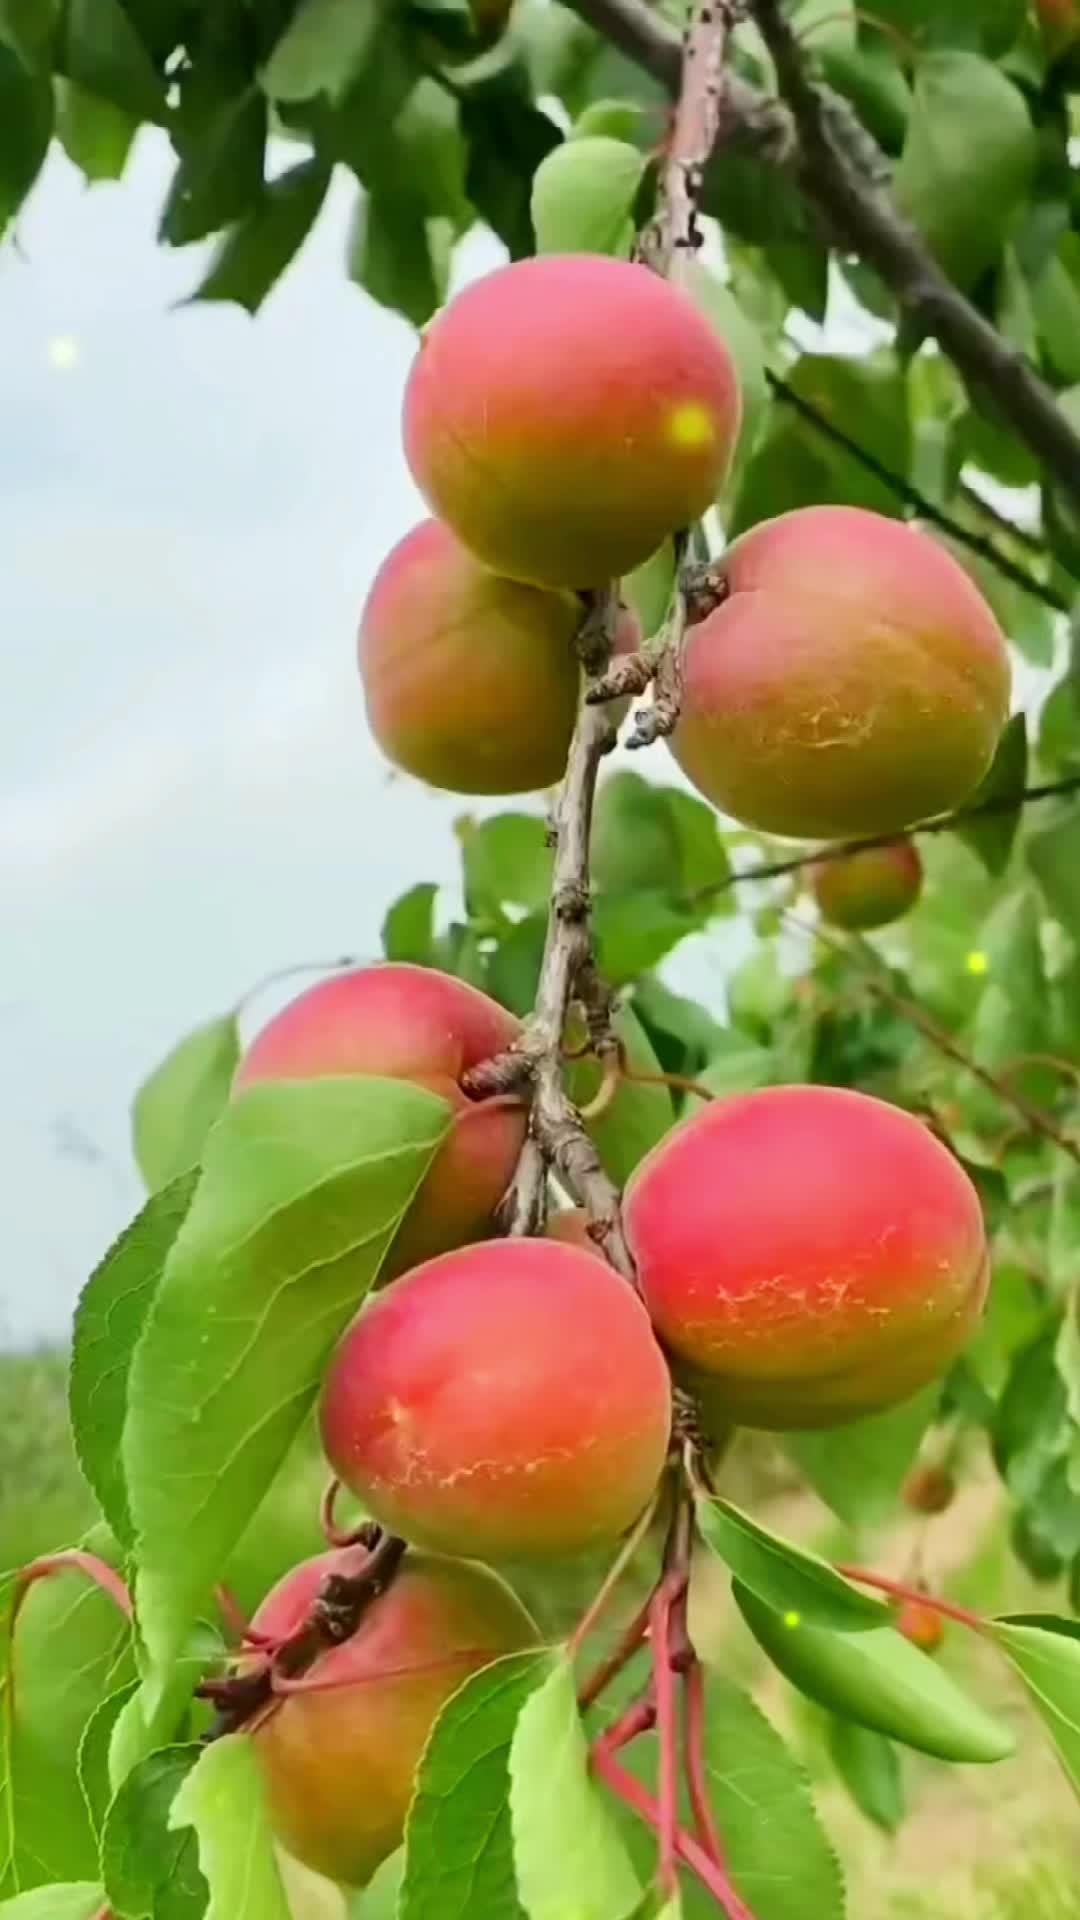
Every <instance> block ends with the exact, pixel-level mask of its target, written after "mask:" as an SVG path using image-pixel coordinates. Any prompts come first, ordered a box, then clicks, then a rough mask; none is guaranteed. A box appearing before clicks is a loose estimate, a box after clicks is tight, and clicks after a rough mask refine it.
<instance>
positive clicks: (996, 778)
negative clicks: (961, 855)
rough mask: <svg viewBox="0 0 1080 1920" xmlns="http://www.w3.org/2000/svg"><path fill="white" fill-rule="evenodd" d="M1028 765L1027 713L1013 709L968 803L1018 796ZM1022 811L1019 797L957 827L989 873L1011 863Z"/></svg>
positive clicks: (1001, 870)
mask: <svg viewBox="0 0 1080 1920" xmlns="http://www.w3.org/2000/svg"><path fill="white" fill-rule="evenodd" d="M1027 766H1028V750H1027V721H1026V718H1025V716H1024V714H1022V713H1014V714H1013V717H1012V719H1011V720H1010V721H1009V722H1008V724H1007V725H1006V728H1005V731H1004V733H1003V734H1002V736H1001V739H1000V740H999V741H998V745H997V752H996V753H995V755H994V758H993V761H992V763H991V765H990V767H989V769H988V771H987V772H986V773H985V774H984V776H983V779H982V782H981V784H980V785H979V786H978V787H977V788H976V789H975V792H974V793H973V794H972V796H971V799H970V801H969V803H968V804H969V805H970V806H973V807H978V806H981V805H982V804H983V803H984V802H985V801H990V800H995V801H996V800H1002V801H1004V800H1009V799H1011V798H1012V797H1013V795H1014V794H1015V795H1017V796H1019V795H1020V794H1022V793H1023V791H1024V787H1025V784H1026V782H1027ZM1020 811H1021V809H1020V805H1019V798H1018V801H1017V805H1016V806H1015V807H1010V808H1009V809H1008V810H1007V811H1003V812H1001V813H991V814H987V815H986V816H985V817H984V818H983V819H981V820H969V821H968V822H967V824H966V825H964V826H961V827H958V828H957V834H958V836H959V838H960V839H961V840H962V841H963V842H964V845H965V846H968V847H970V848H971V850H972V852H973V853H974V854H976V855H977V856H978V858H979V859H980V860H981V861H982V863H983V866H984V867H985V868H986V871H987V873H993V874H1000V873H1003V872H1004V871H1005V868H1006V867H1007V866H1008V864H1009V855H1010V854H1011V852H1012V849H1013V841H1014V840H1015V839H1016V829H1017V827H1018V826H1019V824H1020Z"/></svg>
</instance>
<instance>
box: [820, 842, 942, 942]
mask: <svg viewBox="0 0 1080 1920" xmlns="http://www.w3.org/2000/svg"><path fill="white" fill-rule="evenodd" d="M922 871H923V870H922V860H921V858H920V856H919V850H918V848H917V847H916V846H915V845H914V844H913V843H912V842H911V841H910V840H897V841H894V843H893V845H892V846H890V847H865V848H864V849H863V850H862V852H861V853H849V854H846V855H845V857H844V858H843V859H842V860H821V861H819V862H817V863H816V864H815V865H814V866H812V867H811V869H810V885H811V888H812V890H813V894H814V898H815V900H816V901H817V903H818V907H819V908H820V910H821V917H822V919H823V920H827V921H828V922H829V925H830V926H833V927H845V928H847V929H848V931H849V932H852V933H855V932H860V933H862V932H866V931H867V930H868V929H869V928H870V927H884V926H887V925H888V923H889V921H890V920H899V919H900V917H901V915H902V914H905V913H907V912H908V911H909V910H910V909H911V908H912V907H913V906H914V905H915V902H916V900H917V899H918V897H919V894H920V893H921V891H922Z"/></svg>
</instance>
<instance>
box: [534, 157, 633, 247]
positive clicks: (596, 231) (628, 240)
mask: <svg viewBox="0 0 1080 1920" xmlns="http://www.w3.org/2000/svg"><path fill="white" fill-rule="evenodd" d="M644 172H645V155H644V154H643V153H640V152H639V151H638V149H637V147H632V146H630V145H628V143H627V142H626V141H624V140H610V139H606V138H603V137H601V136H594V137H592V138H590V139H576V140H566V141H564V142H563V144H562V145H561V146H559V147H553V148H552V151H551V152H550V153H549V154H548V156H547V158H546V159H545V160H543V161H541V164H540V165H539V166H538V167H537V169H536V173H535V174H534V176H533V185H532V223H533V231H534V233H535V235H536V250H537V252H538V253H608V254H614V255H616V256H617V257H618V258H619V259H624V260H625V259H627V258H628V257H629V254H630V250H631V248H632V246H633V244H634V217H633V207H634V201H635V199H636V198H637V192H638V188H639V187H640V185H641V180H642V176H643V174H644Z"/></svg>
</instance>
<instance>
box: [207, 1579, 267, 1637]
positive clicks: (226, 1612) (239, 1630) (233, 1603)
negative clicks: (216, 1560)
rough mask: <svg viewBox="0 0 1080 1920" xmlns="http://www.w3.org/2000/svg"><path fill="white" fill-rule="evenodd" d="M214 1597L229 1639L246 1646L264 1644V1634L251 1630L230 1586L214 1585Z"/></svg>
mask: <svg viewBox="0 0 1080 1920" xmlns="http://www.w3.org/2000/svg"><path fill="white" fill-rule="evenodd" d="M214 1599H215V1600H216V1601H217V1606H218V1612H219V1613H220V1615H221V1618H222V1620H223V1621H224V1623H225V1631H226V1633H227V1634H228V1635H229V1636H230V1638H231V1639H233V1640H235V1641H236V1642H237V1643H238V1644H242V1645H244V1646H248V1647H254V1646H261V1645H263V1644H264V1636H263V1635H262V1634H261V1633H260V1634H255V1633H253V1632H252V1629H251V1623H250V1621H249V1620H248V1617H247V1615H246V1613H245V1612H244V1609H243V1607H242V1606H241V1605H240V1602H239V1600H238V1599H237V1597H236V1595H235V1593H234V1592H233V1590H232V1588H231V1587H226V1586H224V1585H218V1586H216V1587H215V1588H214Z"/></svg>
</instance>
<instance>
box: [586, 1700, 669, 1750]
mask: <svg viewBox="0 0 1080 1920" xmlns="http://www.w3.org/2000/svg"><path fill="white" fill-rule="evenodd" d="M655 1725H656V1704H655V1702H654V1700H653V1698H652V1694H651V1692H650V1693H648V1694H646V1695H645V1697H644V1699H642V1700H635V1701H634V1703H633V1705H632V1706H629V1707H627V1709H626V1712H625V1713H622V1714H620V1715H619V1718H618V1719H617V1720H613V1721H612V1723H611V1725H610V1727H608V1728H607V1729H606V1730H605V1731H604V1732H603V1733H602V1734H600V1735H599V1736H598V1738H597V1739H596V1740H595V1741H594V1742H593V1746H594V1749H595V1748H596V1747H602V1748H603V1750H604V1752H605V1753H621V1752H622V1750H623V1748H624V1747H628V1746H629V1745H630V1743H631V1741H632V1740H637V1739H639V1738H640V1736H641V1735H642V1734H643V1733H651V1732H652V1730H653V1728H654V1727H655Z"/></svg>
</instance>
